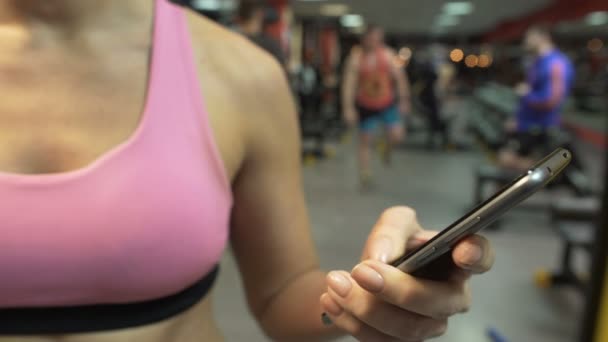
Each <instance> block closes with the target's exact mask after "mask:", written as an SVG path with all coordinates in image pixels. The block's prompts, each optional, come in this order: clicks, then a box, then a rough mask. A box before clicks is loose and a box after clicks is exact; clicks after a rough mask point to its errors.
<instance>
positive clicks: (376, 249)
mask: <svg viewBox="0 0 608 342" xmlns="http://www.w3.org/2000/svg"><path fill="white" fill-rule="evenodd" d="M392 247H393V246H392V241H391V240H389V239H388V238H386V237H381V238H379V239H378V240H377V241H375V242H374V245H373V247H372V255H371V257H372V259H374V260H378V261H380V262H383V263H387V262H388V257H389V255H390V253H391V250H392Z"/></svg>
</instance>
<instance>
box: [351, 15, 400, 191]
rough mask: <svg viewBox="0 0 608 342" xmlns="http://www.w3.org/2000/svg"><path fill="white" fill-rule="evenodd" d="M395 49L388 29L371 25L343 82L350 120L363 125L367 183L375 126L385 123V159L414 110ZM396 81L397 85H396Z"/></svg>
mask: <svg viewBox="0 0 608 342" xmlns="http://www.w3.org/2000/svg"><path fill="white" fill-rule="evenodd" d="M396 58H397V56H396V54H395V52H394V51H393V50H392V49H390V48H389V47H388V46H386V45H385V44H384V31H383V30H382V28H381V27H379V26H376V25H370V26H368V28H367V29H366V31H365V33H364V34H363V36H362V38H361V44H360V45H359V46H355V47H354V48H353V49H352V50H351V52H350V55H349V56H348V58H347V60H346V64H345V69H344V77H343V85H342V111H343V113H344V119H345V120H346V122H347V123H348V124H349V125H351V126H353V125H355V124H356V123H357V122H358V125H359V146H358V159H359V176H360V181H361V185H362V186H364V187H366V186H367V185H369V182H370V180H371V169H370V149H371V144H372V138H373V133H374V130H375V129H376V128H377V127H378V126H379V125H382V126H384V129H385V134H386V137H387V139H386V140H387V143H386V148H385V151H384V156H383V157H384V161H385V162H386V163H387V164H388V163H390V158H391V151H392V147H393V146H394V145H396V144H398V143H400V142H401V141H403V138H404V134H405V132H404V124H403V121H402V116H403V115H405V114H407V113H408V112H409V111H410V107H411V104H410V91H409V83H408V80H407V76H406V74H405V72H404V71H403V69H402V68H401V66H399V65H397V63H395V61H396ZM395 84H396V86H397V87H396V88H397V89H395Z"/></svg>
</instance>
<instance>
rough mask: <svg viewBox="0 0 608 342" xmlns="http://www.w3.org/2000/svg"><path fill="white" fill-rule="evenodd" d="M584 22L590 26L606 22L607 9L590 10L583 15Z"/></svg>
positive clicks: (607, 18)
mask: <svg viewBox="0 0 608 342" xmlns="http://www.w3.org/2000/svg"><path fill="white" fill-rule="evenodd" d="M585 22H586V23H587V25H590V26H599V25H604V24H608V11H600V12H592V13H589V14H588V15H587V17H585Z"/></svg>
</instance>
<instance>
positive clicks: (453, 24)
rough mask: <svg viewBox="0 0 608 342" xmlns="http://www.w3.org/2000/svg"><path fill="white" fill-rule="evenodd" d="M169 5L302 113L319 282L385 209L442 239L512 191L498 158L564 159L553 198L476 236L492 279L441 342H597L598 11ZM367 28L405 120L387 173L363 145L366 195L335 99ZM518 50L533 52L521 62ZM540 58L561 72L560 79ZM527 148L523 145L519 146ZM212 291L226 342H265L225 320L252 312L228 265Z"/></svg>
mask: <svg viewBox="0 0 608 342" xmlns="http://www.w3.org/2000/svg"><path fill="white" fill-rule="evenodd" d="M180 2H182V4H184V5H187V6H190V7H192V8H193V9H195V10H197V11H199V12H200V13H201V14H203V15H205V16H208V17H210V18H212V19H213V20H216V21H218V22H220V23H221V24H223V25H226V26H228V27H230V28H232V29H234V30H236V31H238V32H241V33H242V34H244V35H246V36H248V37H249V38H250V39H251V40H252V41H254V42H255V43H256V44H258V45H260V46H261V47H262V48H264V49H266V50H267V51H268V52H269V53H271V54H272V55H273V56H275V58H277V60H278V61H279V63H281V64H282V65H283V67H284V69H285V72H286V75H287V77H288V78H289V80H290V84H291V87H292V92H293V95H294V99H295V102H296V104H297V107H298V111H299V117H300V125H301V134H302V139H303V145H302V158H303V164H304V168H305V169H304V181H305V186H306V192H307V196H308V203H309V206H310V210H311V216H312V222H313V229H314V234H315V239H316V241H317V243H318V246H319V251H320V253H321V261H322V264H323V266H325V267H328V268H329V267H331V268H336V267H340V268H344V269H350V268H351V267H352V266H353V265H354V264H355V263H356V261H357V260H358V258H359V255H358V253H359V251H360V250H361V247H362V245H363V242H364V241H365V238H366V236H367V233H368V232H369V229H370V227H371V226H372V225H373V223H374V221H375V219H376V217H377V215H378V213H379V212H380V211H381V210H382V209H383V208H385V207H387V206H390V205H394V204H406V205H409V206H412V207H414V208H415V209H416V210H417V211H418V213H419V217H420V220H421V221H422V223H423V225H424V226H425V227H430V228H436V229H441V228H443V227H445V226H447V225H448V224H450V223H451V222H452V221H454V220H455V219H457V218H458V217H460V215H462V214H463V213H465V212H466V210H467V209H469V208H471V207H472V206H473V205H474V204H476V203H478V202H479V201H482V200H483V199H485V198H486V197H487V196H488V195H490V194H491V193H492V192H493V191H495V190H496V188H497V186H499V185H501V184H504V183H506V182H508V181H509V180H511V179H512V178H513V175H514V170H513V167H507V166H506V164H505V163H504V160H502V161H501V153H502V151H504V150H505V149H506V150H509V149H511V150H514V151H516V152H517V151H519V152H522V150H521V149H522V148H526V149H527V150H530V151H527V152H525V153H523V152H522V154H524V155H525V156H530V157H532V156H537V155H541V154H543V151H550V150H551V149H552V148H554V147H557V146H565V147H568V148H569V149H571V150H572V152H573V154H574V156H575V160H574V162H573V165H572V166H571V167H570V168H569V169H568V172H566V174H565V175H564V176H563V177H561V178H559V179H558V181H557V182H556V183H555V185H554V186H552V187H550V188H549V189H547V190H544V191H543V192H542V193H539V194H537V195H535V196H534V197H533V198H531V199H530V200H529V201H527V202H526V203H524V204H523V205H521V206H520V207H518V208H516V209H515V210H513V211H512V212H510V213H509V214H508V215H506V217H505V218H504V219H502V220H501V221H500V222H498V223H497V224H495V225H494V226H492V227H491V228H490V229H487V230H486V231H485V234H487V236H488V237H489V238H490V239H491V240H492V242H493V243H494V244H495V248H496V250H497V262H496V266H495V268H494V269H493V270H492V272H491V273H490V274H488V275H486V276H483V277H477V278H475V279H474V280H473V284H472V286H473V293H474V305H473V309H472V311H471V312H470V313H468V314H466V315H463V316H460V317H457V318H456V319H454V320H452V321H451V327H450V329H449V331H448V334H447V336H445V337H442V338H440V339H439V340H440V341H467V342H475V341H518V342H519V341H534V342H542V341H547V342H549V341H550V342H562V341H564V342H565V341H598V342H599V341H604V342H605V341H608V335H606V334H608V333H607V332H606V331H602V330H601V329H602V328H603V329H607V328H606V327H608V313H607V312H606V311H608V299H606V298H607V297H606V296H608V293H607V291H608V290H607V288H606V286H608V285H607V284H606V283H608V282H607V281H606V280H605V274H607V273H606V250H607V248H608V246H607V245H606V232H605V229H603V227H602V226H601V224H600V222H606V221H605V220H604V221H602V220H601V215H605V211H602V210H601V208H602V193H603V187H604V183H605V170H604V169H605V160H606V156H607V153H606V147H607V143H606V133H607V132H606V129H607V127H608V125H607V119H608V101H607V93H608V1H606V0H577V1H574V0H553V1H551V0H510V1H504V0H470V1H453V2H452V1H442V0H426V1H411V0H374V1H370V0H366V1H364V0H352V1H334V0H308V1H306V0H291V1H289V0H268V1H266V2H263V10H261V11H260V10H259V8H257V7H256V6H255V5H252V4H248V3H247V2H248V1H247V0H242V1H238V0H233V1H229V0H192V1H188V0H181V1H180ZM253 3H255V2H253ZM371 24H374V25H377V26H378V27H380V28H381V29H382V30H383V31H384V36H385V37H384V38H385V44H386V47H388V48H390V49H391V50H392V51H394V55H391V56H392V57H391V58H392V59H393V60H391V61H390V63H391V64H392V65H395V66H396V67H397V68H398V70H399V72H401V73H403V75H405V76H407V80H408V81H407V82H408V84H409V98H410V102H411V109H410V110H409V113H407V115H406V117H405V120H404V122H403V126H402V128H403V129H405V131H406V132H407V134H406V137H405V139H404V141H403V142H401V143H399V144H397V145H396V146H395V147H394V150H393V153H392V157H391V162H390V164H388V163H386V160H384V158H383V156H384V155H385V154H386V150H387V148H388V145H389V144H390V143H389V142H387V141H386V139H385V138H384V137H383V134H381V133H382V130H379V131H378V134H376V135H375V136H374V137H375V138H374V139H373V140H372V142H371V150H372V154H371V162H370V165H369V169H370V170H368V171H369V173H370V175H369V179H367V178H366V179H365V181H366V182H365V184H364V185H365V187H364V188H362V186H361V185H362V184H360V183H361V178H360V177H361V174H360V170H359V168H360V164H359V163H358V162H357V154H356V151H357V149H358V148H359V147H358V146H360V141H359V139H358V136H359V134H360V133H361V132H359V133H357V129H356V125H355V128H354V129H353V128H352V127H349V126H347V125H346V124H345V122H344V120H343V112H344V108H342V107H343V102H342V101H341V92H342V90H343V89H342V87H343V86H344V83H343V81H342V80H343V78H344V71H345V61H346V60H347V57H348V56H349V55H350V54H351V53H352V52H353V51H357V49H360V48H359V47H358V45H359V43H360V41H361V37H362V35H364V34H365V33H366V32H368V28H369V27H371V26H370V25H371ZM530 28H536V31H534V32H532V33H531V32H530ZM530 34H532V35H533V36H531V37H530V36H529V35H530ZM534 34H536V35H534ZM526 37H527V38H526ZM526 39H527V40H529V42H528V43H530V41H531V42H532V43H531V44H532V48H534V44H536V45H537V46H536V50H534V49H532V50H530V46H528V49H526V48H525V44H524V40H526ZM539 42H540V43H539ZM543 42H544V43H547V42H549V43H551V45H546V46H544V45H542V44H543ZM539 44H540V45H539ZM528 45H529V44H528ZM543 46H544V47H545V50H543ZM555 51H558V52H556V53H557V54H555V55H554V54H553V53H554V52H555ZM547 56H552V57H550V58H554V57H555V58H557V59H558V62H559V63H562V64H560V65H563V66H564V67H563V68H562V69H560V68H559V67H558V69H559V70H561V71H557V73H558V74H559V73H560V72H561V74H560V75H562V78H559V77H558V78H555V77H554V76H555V75H556V74H554V69H553V67H552V66H553V64H551V63H553V60H551V61H549V60H548V59H547V58H549V57H547ZM545 57H546V58H545ZM543 63H549V64H547V65H545V64H543ZM559 63H558V64H559ZM567 71H568V72H567ZM357 72H358V71H357ZM565 74H568V75H571V76H573V77H571V78H568V77H564V75H565ZM560 80H561V81H560ZM560 82H564V86H563V87H562V88H560V86H559V84H560ZM522 87H523V88H522ZM543 89H545V90H547V89H549V90H547V91H548V92H549V93H546V92H545V93H543V91H545V90H543ZM555 89H561V92H560V91H557V90H556V91H557V92H558V93H559V94H558V95H556V96H557V97H558V99H557V102H558V105H555V106H553V109H538V108H539V107H535V106H532V105H531V106H532V107H526V103H527V102H526V101H527V99H530V98H529V97H530V96H534V94H535V93H534V92H535V91H540V93H539V94H540V95H538V96H541V97H542V96H545V97H547V96H548V97H551V96H553V95H555V94H554V93H553V90H555ZM530 94H532V95H530ZM556 94H557V93H556ZM530 101H532V100H530ZM547 101H549V100H547ZM549 102H551V101H549ZM549 102H547V103H549ZM543 111H546V112H552V115H555V116H556V118H557V119H556V120H557V121H555V123H556V124H555V125H547V126H543V125H540V126H539V127H536V126H534V127H532V128H529V127H528V128H529V129H527V128H525V127H524V126H525V125H524V124H523V123H522V122H521V120H522V117H525V115H526V114H525V112H532V113H536V114H538V113H541V112H543ZM522 112H524V114H522ZM543 113H544V112H543ZM522 115H523V116H522ZM509 123H514V125H515V126H511V127H510V128H509ZM522 125H524V126H522ZM513 127H516V128H513ZM522 127H524V128H522ZM522 132H523V133H525V136H526V137H527V138H530V139H532V140H523V141H522V140H521V139H520V138H521V136H520V135H521V134H522ZM513 134H515V135H516V136H519V138H518V139H520V140H517V139H515V142H516V143H519V146H515V147H514V146H513V144H512V143H513V141H512V138H513ZM539 136H540V137H542V139H540V138H538V137H539ZM528 145H529V146H528ZM376 152H377V153H376ZM519 152H518V153H519ZM384 164H386V165H384ZM507 164H508V163H507ZM221 277H222V278H221V285H220V286H219V287H218V288H219V290H218V291H217V293H216V296H217V297H219V298H221V302H222V305H221V306H218V307H217V308H216V310H217V311H218V312H217V317H218V322H219V324H220V326H221V327H222V328H223V331H224V332H225V334H226V337H227V339H228V340H229V341H245V340H246V341H263V340H265V339H264V337H263V335H262V333H261V332H260V331H259V329H258V328H257V327H256V326H255V324H254V322H253V320H250V319H248V318H247V316H246V315H234V313H235V312H239V311H246V310H247V309H246V307H245V300H244V298H243V295H242V291H241V288H240V285H239V280H238V275H237V271H236V268H235V266H234V263H233V261H232V260H231V258H230V257H228V258H227V259H226V260H225V261H224V271H223V272H222V276H221ZM602 284H603V285H602ZM602 292H603V293H604V295H603V296H602ZM602 300H603V302H602ZM602 313H603V314H602Z"/></svg>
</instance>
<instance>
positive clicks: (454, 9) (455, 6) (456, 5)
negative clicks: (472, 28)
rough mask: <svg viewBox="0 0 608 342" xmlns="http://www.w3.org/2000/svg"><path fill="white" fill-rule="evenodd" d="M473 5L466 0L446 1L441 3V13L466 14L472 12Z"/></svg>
mask: <svg viewBox="0 0 608 342" xmlns="http://www.w3.org/2000/svg"><path fill="white" fill-rule="evenodd" d="M474 10H475V6H474V5H473V4H472V3H470V2H468V1H456V2H448V3H447V4H445V5H443V13H446V14H449V15H467V14H471V13H473V11H474Z"/></svg>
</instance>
